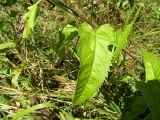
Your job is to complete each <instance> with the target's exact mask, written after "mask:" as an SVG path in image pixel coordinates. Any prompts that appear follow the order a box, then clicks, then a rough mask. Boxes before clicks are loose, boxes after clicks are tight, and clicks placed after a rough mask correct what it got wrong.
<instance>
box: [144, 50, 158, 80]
mask: <svg viewBox="0 0 160 120" xmlns="http://www.w3.org/2000/svg"><path fill="white" fill-rule="evenodd" d="M143 57H144V65H145V71H146V81H149V80H160V59H159V58H158V57H156V56H155V55H154V54H152V53H149V52H145V53H144V55H143Z"/></svg>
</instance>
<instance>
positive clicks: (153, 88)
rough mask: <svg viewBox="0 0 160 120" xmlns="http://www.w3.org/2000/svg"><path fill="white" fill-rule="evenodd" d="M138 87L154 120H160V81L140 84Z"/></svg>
mask: <svg viewBox="0 0 160 120" xmlns="http://www.w3.org/2000/svg"><path fill="white" fill-rule="evenodd" d="M137 87H138V89H139V90H140V91H141V93H142V95H143V97H144V100H145V102H146V104H147V106H148V108H149V109H150V111H151V115H152V118H153V120H160V97H159V96H160V81H158V80H150V81H148V82H147V83H145V82H138V83H137Z"/></svg>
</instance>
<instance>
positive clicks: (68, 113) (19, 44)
mask: <svg viewBox="0 0 160 120" xmlns="http://www.w3.org/2000/svg"><path fill="white" fill-rule="evenodd" d="M52 1H54V0H46V1H45V0H42V1H41V2H40V3H39V5H40V6H39V7H40V9H39V15H38V16H37V19H36V24H35V26H34V29H33V30H31V33H30V35H29V37H28V36H27V37H28V38H24V35H23V34H24V33H23V32H24V29H25V28H26V23H25V21H23V19H22V18H23V16H24V15H26V13H27V12H28V11H29V10H28V7H29V6H32V4H36V2H37V1H32V0H31V1H29V0H25V1H21V0H11V1H10V0H2V1H1V2H0V119H2V120H10V119H13V120H16V119H19V118H24V119H27V120H32V119H33V120H34V119H35V120H39V119H42V120H54V119H55V120H56V119H57V120H59V119H62V120H72V119H73V120H74V119H77V120H78V119H82V120H83V119H97V120H99V119H102V120H119V119H122V120H135V119H153V120H158V119H159V118H160V117H159V114H158V113H159V112H155V110H159V108H160V106H159V108H156V109H152V107H153V108H154V107H155V106H158V105H160V104H159V103H158V100H159V97H156V95H155V94H158V95H159V94H160V92H159V90H158V89H156V88H158V85H159V82H157V81H153V82H146V81H149V80H150V78H152V79H154V80H155V79H156V80H159V78H158V77H159V76H158V75H157V76H156V75H155V76H154V75H153V74H152V73H148V72H147V70H148V69H151V68H149V67H148V66H147V62H148V63H149V64H151V65H153V64H155V63H156V64H155V65H156V66H160V64H159V63H160V62H155V63H154V62H153V61H152V60H155V61H156V60H157V61H159V58H157V57H160V42H159V40H160V8H159V6H160V4H159V3H158V1H151V0H141V1H140V0H135V1H134V0H133V1H134V2H133V1H132V0H108V1H107V0H86V1H82V0H76V1H73V0H64V1H63V3H64V4H65V5H67V6H68V7H69V8H72V9H73V10H74V11H76V12H77V13H78V15H79V16H75V14H70V13H67V12H66V11H64V9H62V8H60V7H59V6H57V5H56V4H53V2H52ZM55 1H56V0H55ZM32 2H33V3H32ZM83 22H85V23H88V25H90V26H92V28H93V30H97V29H98V28H99V27H100V26H102V25H104V24H110V26H112V27H113V29H114V31H116V32H117V31H118V29H122V30H124V28H125V27H126V26H127V25H128V24H129V23H131V22H134V24H133V28H132V31H131V32H130V34H129V37H128V42H127V45H126V46H125V47H123V49H122V51H121V53H120V54H119V55H118V59H116V60H115V61H114V62H112V65H110V70H109V71H107V72H108V76H105V77H106V78H105V79H104V82H103V83H102V84H101V85H100V87H99V89H98V90H97V91H96V93H94V94H92V95H91V96H92V97H91V98H90V99H87V100H84V103H83V104H80V105H73V103H72V101H73V98H74V95H75V94H76V93H75V91H76V84H77V79H78V77H77V76H78V75H80V72H79V71H80V70H81V69H80V68H81V66H80V64H81V61H80V59H79V55H78V54H77V51H78V50H77V44H78V43H79V40H80V39H81V36H80V35H77V33H76V34H73V36H74V37H73V36H70V38H69V39H68V41H69V42H66V43H65V41H63V43H60V44H62V45H61V46H60V47H59V46H58V45H59V44H57V40H59V39H60V37H64V36H63V35H62V34H63V30H64V28H65V27H66V26H67V25H72V26H74V27H75V28H76V29H79V27H80V26H81V25H83ZM74 32H75V31H74ZM66 34H67V35H68V34H69V33H66ZM115 34H116V33H115ZM121 34H122V33H121ZM61 35H62V36H61ZM86 36H87V35H86ZM72 38H73V39H72ZM70 39H72V40H70ZM64 43H65V44H64ZM106 47H107V50H110V51H115V49H116V47H117V46H114V45H110V46H106ZM146 51H149V52H151V53H153V54H154V55H153V54H151V53H148V52H146ZM144 53H145V54H144ZM99 54H101V53H99ZM155 56H157V57H155ZM85 57H87V56H84V58H85ZM106 59H108V58H107V57H106ZM148 59H151V61H149V60H148ZM152 62H153V63H152ZM153 66H154V65H153ZM154 67H155V66H154ZM146 68H147V69H146ZM154 69H156V68H153V71H152V72H153V73H154V74H155V73H158V72H159V71H158V70H157V71H156V72H155V71H154ZM151 74H152V75H151ZM106 75H107V73H106ZM147 75H151V76H149V77H148V76H147ZM153 76H154V77H153ZM94 84H95V85H96V84H98V83H94ZM156 85H157V86H156ZM146 86H147V87H146ZM153 87H154V88H155V92H154V90H150V91H149V90H148V89H147V88H150V89H151V88H153ZM89 91H91V90H89ZM86 94H87V93H86ZM146 94H147V95H148V94H149V95H152V97H153V99H156V100H157V101H156V100H155V101H153V102H154V103H155V104H153V105H152V104H151V103H152V102H150V101H152V99H151V100H150V99H149V98H147V97H148V96H147V95H146ZM154 95H155V96H154ZM158 95H157V96H158ZM143 96H144V97H143ZM147 100H148V101H149V102H146V101H147ZM151 116H154V117H153V118H152V117H151Z"/></svg>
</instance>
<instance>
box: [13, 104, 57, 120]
mask: <svg viewBox="0 0 160 120" xmlns="http://www.w3.org/2000/svg"><path fill="white" fill-rule="evenodd" d="M46 107H56V106H55V104H53V103H49V102H48V103H42V104H38V105H35V106H32V107H30V108H27V109H24V110H20V111H18V112H17V113H16V114H15V115H14V116H13V118H12V120H18V119H20V118H21V117H23V116H24V115H27V114H28V113H31V112H33V111H35V110H38V109H42V108H46Z"/></svg>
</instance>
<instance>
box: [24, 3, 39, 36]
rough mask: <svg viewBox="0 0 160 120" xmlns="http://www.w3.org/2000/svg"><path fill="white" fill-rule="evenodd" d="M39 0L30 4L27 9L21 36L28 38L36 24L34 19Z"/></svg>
mask: <svg viewBox="0 0 160 120" xmlns="http://www.w3.org/2000/svg"><path fill="white" fill-rule="evenodd" d="M40 1H41V0H39V1H38V2H37V3H36V4H34V5H32V6H30V7H29V8H28V9H29V11H28V12H27V13H26V14H25V15H24V17H23V19H24V21H25V29H24V31H23V38H28V37H29V36H30V34H31V32H32V30H33V28H34V26H35V25H36V19H37V16H38V13H39V2H40Z"/></svg>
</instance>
